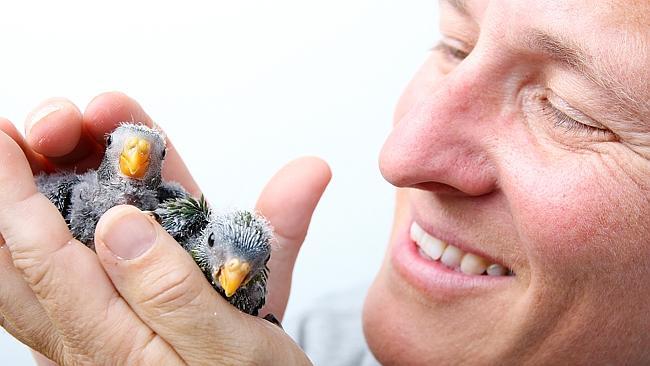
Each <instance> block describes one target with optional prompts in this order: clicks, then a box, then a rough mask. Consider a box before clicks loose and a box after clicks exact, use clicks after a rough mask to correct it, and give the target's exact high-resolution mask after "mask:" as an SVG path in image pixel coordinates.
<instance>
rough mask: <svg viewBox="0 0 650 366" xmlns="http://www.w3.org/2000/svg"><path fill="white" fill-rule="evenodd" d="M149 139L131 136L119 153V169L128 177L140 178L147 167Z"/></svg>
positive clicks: (149, 148) (149, 147)
mask: <svg viewBox="0 0 650 366" xmlns="http://www.w3.org/2000/svg"><path fill="white" fill-rule="evenodd" d="M150 150H151V144H150V143H149V141H147V140H144V139H141V138H138V137H131V138H129V139H128V140H127V141H126V144H125V145H124V149H123V150H122V153H121V154H120V171H121V172H122V174H124V175H125V176H127V177H129V178H135V179H142V177H144V175H145V174H146V173H147V169H148V168H149V152H150Z"/></svg>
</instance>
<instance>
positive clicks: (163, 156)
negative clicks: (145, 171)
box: [162, 149, 167, 159]
mask: <svg viewBox="0 0 650 366" xmlns="http://www.w3.org/2000/svg"><path fill="white" fill-rule="evenodd" d="M165 156H167V149H163V151H162V159H164V158H165Z"/></svg>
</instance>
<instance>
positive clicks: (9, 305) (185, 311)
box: [0, 93, 329, 363]
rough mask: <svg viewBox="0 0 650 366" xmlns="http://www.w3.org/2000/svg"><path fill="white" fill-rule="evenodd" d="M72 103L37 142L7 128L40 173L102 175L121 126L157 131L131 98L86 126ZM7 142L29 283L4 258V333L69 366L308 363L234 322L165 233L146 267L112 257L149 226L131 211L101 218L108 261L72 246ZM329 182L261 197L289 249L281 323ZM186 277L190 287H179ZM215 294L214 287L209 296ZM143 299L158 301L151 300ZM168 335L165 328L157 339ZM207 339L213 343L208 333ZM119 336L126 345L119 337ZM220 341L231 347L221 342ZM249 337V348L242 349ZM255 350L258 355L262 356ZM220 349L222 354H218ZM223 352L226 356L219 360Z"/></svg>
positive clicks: (19, 252)
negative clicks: (101, 165)
mask: <svg viewBox="0 0 650 366" xmlns="http://www.w3.org/2000/svg"><path fill="white" fill-rule="evenodd" d="M63 104H64V105H63V107H62V108H60V109H59V110H58V111H56V112H54V113H52V114H50V115H48V116H47V117H46V118H48V120H47V121H46V122H47V124H41V123H43V121H42V122H39V123H38V124H36V125H35V126H34V127H32V129H31V131H29V132H28V135H27V141H25V140H22V139H21V138H20V137H19V135H18V134H17V132H16V131H10V128H8V125H7V123H6V122H5V123H0V126H1V127H2V129H3V130H4V131H8V132H9V134H10V135H12V137H13V139H14V140H16V141H17V142H18V144H19V145H22V148H23V150H24V151H25V154H26V155H27V156H28V157H29V162H30V165H31V166H32V169H33V170H34V171H38V170H40V169H51V168H52V167H63V168H65V167H69V166H71V165H78V166H80V167H81V168H85V167H94V165H96V164H97V162H98V161H99V159H100V158H101V153H98V151H99V152H101V151H102V150H103V148H102V147H101V142H102V141H103V136H104V134H105V133H106V132H108V131H110V130H111V129H112V128H113V127H114V126H115V124H116V123H117V122H119V121H122V120H130V119H131V116H133V119H134V120H142V121H144V122H147V123H151V121H150V119H149V117H148V116H146V114H145V113H144V112H143V111H142V110H141V108H140V107H139V106H138V105H137V103H135V102H134V101H132V100H131V99H129V98H128V97H126V96H124V95H122V94H115V93H111V94H105V95H102V96H100V97H98V98H96V99H95V100H94V101H93V102H91V104H90V105H89V107H88V108H87V110H86V112H85V113H84V115H83V116H81V114H80V113H79V112H78V110H76V107H74V106H73V105H72V104H71V103H69V102H65V101H64V103H63ZM75 112H76V113H75ZM71 125H72V127H73V128H74V126H80V125H81V126H84V127H83V128H84V129H85V131H88V132H84V133H80V134H79V135H78V136H77V137H75V133H73V132H74V131H72V132H69V133H67V134H66V133H65V132H64V130H65V129H66V128H70V126H71ZM102 126H103V127H102ZM9 127H11V126H9ZM39 133H40V134H43V135H46V136H54V137H53V138H51V139H50V140H47V139H43V138H42V136H41V137H37V136H38V134H39ZM57 133H58V135H57ZM89 136H90V138H89ZM57 138H58V139H59V140H61V141H59V142H60V144H61V145H62V146H63V145H66V143H67V146H68V151H65V149H62V148H58V149H59V150H56V151H54V150H53V149H54V146H50V145H56V143H57V142H56V141H57ZM93 138H94V140H93ZM66 139H73V140H75V141H72V142H70V141H67V140H66ZM0 140H1V141H2V143H0V151H2V152H3V154H2V159H3V160H5V161H3V162H2V165H1V167H0V182H1V183H0V187H2V188H0V232H2V234H3V235H4V236H5V238H6V239H7V244H8V245H7V246H8V247H9V248H10V249H11V251H12V254H13V262H14V264H15V265H16V266H17V267H18V268H19V269H20V271H21V272H22V274H21V273H19V272H18V271H16V270H14V269H13V266H12V265H11V257H10V255H9V252H8V251H7V250H6V247H5V248H3V249H2V250H0V254H1V255H0V261H1V262H0V277H1V278H2V279H3V280H2V283H3V286H2V288H1V289H0V313H2V314H4V316H5V318H6V319H5V321H4V326H5V328H7V330H9V331H10V332H11V333H12V334H14V335H15V336H16V337H17V338H19V339H20V340H22V341H23V342H24V343H26V344H28V345H30V346H32V347H34V348H36V349H38V350H39V351H42V352H44V353H45V354H46V355H48V356H49V357H51V358H53V359H55V360H56V361H58V362H77V361H80V360H81V361H83V360H86V361H90V362H101V363H104V362H111V361H113V362H119V361H120V360H121V361H129V360H133V359H140V360H147V362H148V361H149V360H157V358H156V357H163V356H165V359H166V360H176V361H186V362H189V363H192V362H194V361H197V362H206V361H207V362H213V361H214V360H215V359H214V357H221V356H223V355H224V354H225V355H226V356H236V357H244V358H242V359H237V360H233V359H230V360H227V359H223V358H221V359H220V361H222V362H228V361H230V362H240V361H245V360H246V358H245V357H258V356H260V353H259V352H258V351H260V350H261V348H267V349H266V351H264V352H261V353H263V354H264V355H263V357H267V358H266V359H265V360H267V361H268V360H269V358H268V357H275V356H280V357H289V358H286V359H284V360H283V361H287V360H290V359H291V357H292V356H291V355H294V356H296V355H297V356H296V357H299V358H300V356H301V354H300V352H299V351H298V350H297V349H296V347H295V345H293V344H292V342H291V341H290V340H288V337H286V336H284V334H283V333H282V332H279V330H278V329H275V328H272V327H271V328H269V327H268V324H266V323H265V322H262V323H261V324H260V323H259V321H260V320H259V319H257V318H252V317H248V316H244V315H243V314H240V313H238V312H236V311H234V308H232V307H230V306H229V305H227V304H225V302H224V301H223V300H222V299H220V298H219V297H218V296H217V297H216V298H213V297H214V296H215V295H216V294H215V293H214V291H212V290H211V287H209V285H208V284H207V282H206V281H205V280H203V278H202V277H200V276H199V277H196V276H197V275H196V273H194V272H196V271H198V269H196V266H194V264H193V263H192V262H191V260H189V257H188V256H184V255H183V253H182V252H178V250H180V248H179V247H178V245H177V244H176V243H175V242H173V241H171V239H170V238H169V237H168V236H166V233H161V232H160V228H159V227H158V226H157V225H156V224H155V223H154V224H153V225H154V227H155V228H156V230H157V231H156V233H157V235H156V237H157V240H156V243H155V244H154V245H153V247H152V248H151V249H149V250H147V251H145V252H144V254H143V257H141V258H138V259H134V260H130V261H129V260H123V259H119V258H117V257H116V256H115V255H113V254H111V251H110V250H109V249H108V247H109V246H110V244H108V245H106V243H105V240H104V239H103V238H102V237H101V236H102V235H104V234H106V233H111V232H113V230H114V228H112V226H111V225H113V224H114V223H115V222H118V221H120V220H119V219H120V218H121V217H123V216H122V215H131V214H133V215H139V213H137V212H130V211H128V210H133V209H132V208H131V209H125V208H116V209H114V210H111V211H109V213H107V215H106V216H105V217H104V218H103V219H102V221H101V222H100V225H99V226H98V231H97V233H98V242H100V243H103V244H101V245H98V247H97V254H98V256H94V255H93V254H92V252H90V251H89V250H87V248H85V247H83V246H80V245H79V243H78V242H75V241H67V239H68V235H69V233H68V232H67V228H65V226H61V225H65V224H64V223H62V221H61V219H60V216H59V215H58V212H55V211H52V209H53V207H50V205H49V204H48V202H45V201H44V200H43V199H42V196H40V195H39V194H35V191H34V190H35V188H34V187H33V179H32V178H31V174H30V172H29V170H28V168H27V165H26V161H25V159H24V158H23V157H22V156H21V154H20V152H19V151H18V148H17V147H16V146H15V145H14V144H13V143H12V142H11V141H10V140H9V139H7V138H5V136H2V139H0ZM93 143H94V144H96V145H93ZM32 146H33V148H32ZM170 150H171V151H170V153H169V154H168V156H169V158H168V160H167V163H166V169H165V172H163V174H164V175H165V176H166V178H167V179H174V180H177V181H180V182H181V183H182V184H183V185H185V186H186V187H187V188H188V189H189V190H190V191H192V193H194V194H196V193H198V188H197V187H196V184H194V182H193V181H192V180H191V177H190V176H189V174H188V173H187V170H186V169H185V167H184V165H183V164H182V161H181V160H180V157H179V156H178V155H177V153H176V152H175V151H174V150H173V149H170ZM7 153H9V156H10V157H9V158H7ZM39 153H40V154H41V155H39ZM328 180H329V170H328V169H327V167H326V165H324V163H322V162H320V161H318V160H313V159H303V160H299V161H296V162H294V163H292V164H290V165H289V166H288V167H287V168H285V169H283V170H282V171H281V172H280V173H278V175H277V176H276V177H275V178H274V179H273V180H272V181H271V183H269V185H268V186H267V188H266V189H265V190H264V193H263V194H262V196H261V197H260V201H259V204H258V208H259V209H260V210H261V211H262V212H263V213H264V214H265V215H266V216H267V217H268V218H269V219H270V220H271V222H272V223H273V224H274V225H275V227H276V231H277V233H278V239H279V241H280V248H281V250H280V251H278V252H277V253H274V255H273V258H272V261H271V263H270V264H269V265H270V267H271V268H272V271H273V272H272V273H273V275H272V276H271V281H272V282H270V284H269V290H270V293H269V301H268V305H267V307H266V308H265V310H266V311H270V312H273V313H274V314H276V316H278V317H281V315H282V313H283V311H284V307H285V306H286V300H287V296H288V292H289V291H288V286H286V285H285V286H282V285H281V283H284V284H288V283H290V278H291V270H292V266H293V260H295V257H296V255H297V251H298V250H299V248H300V244H301V243H302V239H303V238H304V235H305V233H306V229H307V226H308V224H309V219H310V217H311V213H312V211H313V208H314V207H315V204H316V203H317V201H318V199H319V198H320V195H321V193H322V191H323V189H324V188H325V186H326V184H327V181H328ZM23 196H24V197H23ZM21 197H22V198H21ZM27 197H29V198H27ZM26 206H29V207H26ZM33 222H38V225H32V226H30V231H25V224H28V223H33ZM34 228H47V229H45V230H34ZM102 230H104V231H102ZM102 233H104V234H102ZM64 243H65V244H64ZM157 248H163V249H157ZM62 253H66V254H65V255H64V254H62ZM188 260H189V261H188ZM170 269H173V270H170ZM104 270H105V272H104ZM192 271H194V272H192ZM156 273H157V274H158V275H155V274H156ZM192 273H194V274H192ZM39 274H40V275H42V276H43V277H42V278H40V277H41V276H40V275H39ZM163 274H164V276H163ZM23 277H24V278H25V279H26V282H25V281H24V280H23ZM152 277H153V279H152ZM185 277H188V278H190V279H191V280H188V281H180V279H181V278H185ZM44 280H45V281H44ZM174 280H175V281H174ZM144 284H147V286H144ZM205 286H208V287H207V289H208V290H207V292H206V289H205V288H204V287H205ZM165 290H167V291H165ZM172 290H173V293H175V294H178V296H179V297H178V298H176V299H172V300H173V301H171V303H169V302H167V303H164V304H161V303H160V302H161V301H162V302H165V301H164V300H165V298H164V295H160V294H161V293H166V294H167V295H169V294H171V293H172V292H169V291H172ZM87 293H92V294H93V298H87V297H86V296H84V295H85V294H87ZM144 294H148V295H149V297H150V298H151V299H150V300H148V301H144V298H143V295H144ZM192 294H193V295H196V297H192V301H188V303H187V304H185V302H186V301H183V299H185V300H188V298H187V296H193V295H192ZM159 295H160V296H159ZM161 296H162V297H161ZM168 300H169V299H168ZM170 306H171V307H170ZM161 314H165V315H164V316H161ZM211 314H217V315H211ZM147 319H150V320H149V321H148V320H147ZM196 323H198V324H196ZM154 324H156V325H154ZM159 326H161V327H162V328H160V329H157V327H159ZM125 329H126V330H127V331H126V332H124V330H125ZM208 330H209V333H208V336H205V335H204V334H202V331H208ZM219 330H220V331H219ZM117 333H125V334H119V336H117V337H116V335H117ZM161 333H162V334H161ZM276 333H280V334H276ZM215 334H218V335H221V336H222V337H216V338H218V339H215V336H214V335H215ZM143 335H145V336H148V337H151V339H149V340H147V342H148V343H146V346H143V344H142V338H141V337H143ZM238 336H245V337H244V339H243V340H242V339H238V338H237V337H238ZM145 338H146V337H145ZM168 338H169V339H168ZM197 338H198V339H197ZM246 340H248V343H247V342H246ZM219 341H221V342H222V343H219ZM223 341H227V342H228V341H230V342H233V341H237V342H235V343H236V344H237V345H238V346H242V345H247V346H246V347H244V348H241V347H240V348H238V349H239V350H240V351H242V350H243V349H246V352H248V354H246V353H245V352H242V353H241V354H237V353H236V352H235V351H236V349H237V347H234V346H233V345H232V344H224V343H223ZM251 341H253V343H255V344H256V345H253V346H251V345H250V344H249V343H250V342H251ZM138 342H140V343H138ZM210 342H212V343H210ZM214 342H216V343H214ZM227 342H226V343H227ZM259 344H265V345H266V347H260V346H259ZM197 345H203V346H205V348H204V351H207V353H212V355H211V356H210V355H206V354H204V353H205V352H203V351H200V350H197V349H196V347H197ZM219 345H221V346H222V347H217V346H219ZM231 346H232V347H231ZM188 347H189V349H190V350H191V352H189V353H188V351H187V349H188ZM250 347H252V348H250ZM201 348H203V347H201ZM220 349H221V350H222V351H223V352H219V350H220ZM269 349H270V350H271V351H270V352H269ZM170 355H171V356H174V355H175V356H177V357H179V358H180V359H179V358H173V357H171V356H170ZM170 357H171V358H170ZM210 357H212V358H210ZM302 357H304V356H302ZM250 361H252V359H250ZM257 361H259V359H257ZM302 361H304V359H302Z"/></svg>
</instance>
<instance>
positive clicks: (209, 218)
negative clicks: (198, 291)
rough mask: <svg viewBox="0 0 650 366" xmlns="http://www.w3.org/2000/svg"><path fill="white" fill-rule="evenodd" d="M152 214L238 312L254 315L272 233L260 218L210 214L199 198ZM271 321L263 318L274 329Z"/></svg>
mask: <svg viewBox="0 0 650 366" xmlns="http://www.w3.org/2000/svg"><path fill="white" fill-rule="evenodd" d="M155 215H156V217H157V219H158V221H159V222H160V223H161V225H162V226H163V227H164V228H165V230H167V232H168V233H169V234H170V235H171V236H173V237H174V239H176V240H177V241H178V242H179V243H180V244H181V245H182V246H183V247H184V248H185V250H186V251H187V252H188V253H190V255H191V256H192V258H193V259H194V261H195V262H196V264H197V265H198V266H199V268H200V269H201V271H202V272H203V274H204V275H205V277H206V278H207V279H208V281H209V282H210V284H212V287H213V288H214V289H215V290H216V291H217V292H218V293H219V294H220V295H221V296H222V297H223V298H225V299H226V300H227V301H228V302H230V303H231V304H232V305H234V306H235V307H236V308H238V309H239V310H241V311H243V312H245V313H248V314H251V315H254V316H257V315H258V313H259V310H260V308H262V306H264V303H265V301H266V293H267V291H266V282H267V279H268V275H269V269H268V267H267V266H266V264H267V262H268V261H269V259H270V257H271V243H272V242H273V240H274V237H273V229H272V228H271V225H270V224H269V222H268V221H267V220H266V219H265V218H264V217H262V216H261V215H259V214H257V213H254V212H250V211H245V210H235V211H232V212H228V213H225V214H221V215H214V214H213V213H212V211H211V209H210V207H209V206H208V205H207V203H206V202H205V200H204V199H203V197H201V198H200V199H199V200H195V199H194V198H191V197H187V198H180V199H175V200H168V201H166V202H163V203H162V204H161V205H160V206H159V207H158V209H157V210H156V211H155ZM273 319H275V318H274V317H273V316H271V317H270V318H268V319H267V320H270V321H272V322H274V323H276V324H278V325H279V323H278V322H277V321H274V320H273Z"/></svg>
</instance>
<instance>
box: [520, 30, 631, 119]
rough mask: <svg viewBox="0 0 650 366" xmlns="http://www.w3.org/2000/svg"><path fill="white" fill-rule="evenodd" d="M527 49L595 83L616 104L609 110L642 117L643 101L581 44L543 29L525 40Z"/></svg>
mask: <svg viewBox="0 0 650 366" xmlns="http://www.w3.org/2000/svg"><path fill="white" fill-rule="evenodd" d="M525 44H526V46H527V47H528V48H529V49H531V50H533V51H536V52H538V53H542V54H545V55H547V56H548V57H549V58H551V59H552V60H554V61H556V62H557V63H559V64H560V65H562V66H564V67H565V68H567V69H570V70H573V71H574V72H576V73H579V74H581V75H583V76H584V77H586V78H587V79H588V80H589V81H590V82H591V83H593V84H596V85H597V86H598V87H599V88H600V89H602V90H603V91H604V92H605V94H606V95H607V96H608V97H609V98H610V99H611V100H612V101H614V102H615V103H616V105H614V106H613V107H614V108H611V107H610V110H612V111H614V112H617V113H618V114H621V115H622V116H624V117H625V118H626V119H631V120H638V119H639V118H640V117H642V112H641V109H642V108H641V105H642V103H641V102H640V101H641V99H639V98H635V97H634V94H635V93H634V91H633V90H631V89H630V88H629V86H628V85H626V84H625V83H624V82H622V81H621V80H619V78H617V77H615V76H614V75H612V74H614V72H613V70H611V68H609V69H608V68H607V67H606V66H608V65H604V64H599V63H598V62H597V61H598V60H595V59H594V57H592V56H591V55H589V54H588V53H587V52H586V51H585V50H584V49H582V48H581V47H580V46H579V45H577V44H576V43H574V42H571V41H570V40H566V39H561V38H560V37H556V36H553V35H551V34H548V33H545V32H543V31H540V30H532V31H531V32H530V33H529V34H527V36H526V39H525Z"/></svg>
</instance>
